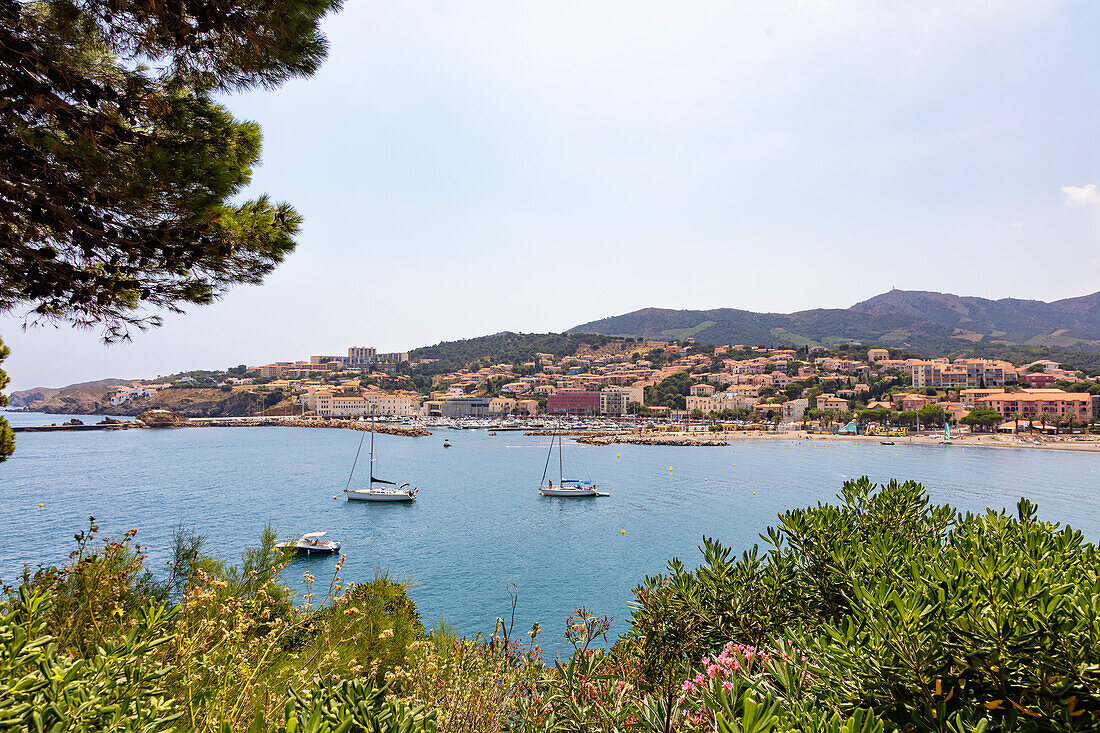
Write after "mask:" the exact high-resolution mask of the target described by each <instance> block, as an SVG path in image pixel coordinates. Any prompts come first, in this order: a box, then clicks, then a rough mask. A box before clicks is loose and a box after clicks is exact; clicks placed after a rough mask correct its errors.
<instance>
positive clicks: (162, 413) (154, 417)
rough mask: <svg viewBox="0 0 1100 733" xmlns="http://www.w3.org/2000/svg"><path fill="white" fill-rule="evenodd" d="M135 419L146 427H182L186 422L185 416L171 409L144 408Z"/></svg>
mask: <svg viewBox="0 0 1100 733" xmlns="http://www.w3.org/2000/svg"><path fill="white" fill-rule="evenodd" d="M137 419H138V421H139V422H141V423H142V424H143V425H145V427H147V428H182V427H186V426H187V424H188V421H187V418H186V417H182V416H180V415H177V414H176V413H174V412H172V411H171V410H146V411H145V412H143V413H141V414H140V415H138V416H137Z"/></svg>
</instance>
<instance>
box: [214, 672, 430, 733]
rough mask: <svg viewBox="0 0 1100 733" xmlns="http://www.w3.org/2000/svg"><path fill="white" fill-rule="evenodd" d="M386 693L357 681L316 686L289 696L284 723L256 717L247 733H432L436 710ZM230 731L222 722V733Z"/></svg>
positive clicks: (381, 689)
mask: <svg viewBox="0 0 1100 733" xmlns="http://www.w3.org/2000/svg"><path fill="white" fill-rule="evenodd" d="M388 692H389V688H388V687H387V686H384V687H381V688H379V687H367V686H366V685H364V684H363V683H362V682H359V681H349V680H343V681H342V682H340V683H339V684H319V685H317V686H315V688H314V689H313V690H311V691H310V693H309V694H308V695H299V694H296V693H293V692H292V693H291V700H289V701H288V702H287V704H286V708H285V710H284V712H283V716H282V717H283V720H284V721H285V722H283V723H281V724H273V725H270V726H269V725H267V724H266V723H265V721H264V719H263V717H262V716H257V717H256V718H255V720H254V721H253V723H252V725H251V726H250V727H249V729H248V733H345V731H350V732H351V733H435V730H436V713H435V711H432V710H426V709H425V708H424V707H423V706H415V707H414V706H410V705H408V704H406V703H403V702H400V701H396V700H388V699H386V698H387V693H388ZM231 730H232V728H231V727H230V725H229V724H228V723H222V727H221V731H222V733H230V731H231Z"/></svg>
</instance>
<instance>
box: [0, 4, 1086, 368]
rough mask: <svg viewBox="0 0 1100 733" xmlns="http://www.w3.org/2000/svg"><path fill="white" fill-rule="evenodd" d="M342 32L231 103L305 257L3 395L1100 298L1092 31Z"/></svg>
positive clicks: (935, 21) (499, 15)
mask: <svg viewBox="0 0 1100 733" xmlns="http://www.w3.org/2000/svg"><path fill="white" fill-rule="evenodd" d="M346 5H347V7H346V9H345V10H344V12H343V13H341V14H340V15H339V16H336V17H334V18H331V19H330V20H329V21H328V22H327V24H326V28H327V32H328V35H329V39H330V41H331V46H332V48H331V52H330V56H329V59H328V61H327V62H326V64H325V66H324V67H323V68H322V70H321V71H320V72H319V73H318V74H317V75H316V76H314V77H313V78H311V79H306V80H300V81H295V82H292V83H290V84H288V85H286V86H285V87H283V88H282V89H280V90H278V91H275V92H261V93H255V94H249V95H245V96H235V97H232V98H231V99H229V100H228V104H229V106H230V107H231V109H232V110H233V111H234V112H235V113H236V114H238V115H239V116H242V117H246V118H250V119H254V120H257V121H258V122H259V123H260V124H261V125H262V127H263V133H264V156H263V162H262V165H261V167H260V168H259V169H258V170H257V171H256V173H255V176H254V179H253V187H252V190H253V192H267V193H269V194H271V196H272V197H274V198H276V199H280V200H283V199H285V200H288V201H290V202H292V203H293V204H294V205H295V206H296V207H298V209H299V211H300V212H301V213H302V214H303V215H304V217H305V225H304V230H303V233H302V236H301V241H300V244H299V247H298V251H297V252H296V253H295V254H294V255H292V256H291V257H290V258H289V259H288V260H287V261H286V262H285V263H284V264H283V265H282V266H281V267H280V268H279V270H278V271H277V272H276V273H274V274H273V275H272V276H271V277H269V279H268V281H267V282H266V283H265V284H264V285H263V286H260V287H242V288H239V289H237V290H235V291H233V292H232V293H231V294H230V295H229V296H228V297H226V298H225V299H224V300H223V301H221V302H219V303H218V304H216V305H213V306H210V307H207V308H198V309H194V310H192V311H191V312H189V313H187V314H186V315H184V316H172V317H168V319H167V323H166V325H165V326H164V327H163V328H161V329H160V330H158V331H156V332H152V333H144V334H141V333H139V334H135V336H134V341H133V342H132V343H129V344H122V345H117V346H112V347H104V346H102V345H101V344H100V343H99V342H98V341H97V334H96V333H94V332H73V331H70V330H68V329H64V328H63V329H59V330H54V329H36V330H33V331H28V332H23V331H22V330H21V323H22V320H21V318H18V317H14V318H2V319H0V336H2V337H3V338H4V340H5V341H6V342H7V343H8V345H9V346H11V348H12V356H11V357H10V358H9V360H8V361H7V362H6V363H5V365H4V366H5V368H6V369H7V371H8V372H9V374H10V375H11V377H12V380H13V384H12V389H20V388H25V387H30V386H37V385H46V386H60V385H63V384H67V383H70V382H74V381H83V380H86V379H98V378H103V377H108V376H116V377H153V376H156V375H157V374H166V373H169V372H172V371H177V370H180V369H185V368H216V367H226V366H228V365H232V364H239V363H248V364H258V363H266V362H269V361H272V360H290V359H295V358H305V357H307V356H308V355H309V354H311V353H314V354H316V353H339V352H343V351H344V350H345V349H346V347H347V346H348V345H353V344H354V345H374V346H377V347H378V348H379V349H382V350H386V351H389V350H399V349H400V350H404V349H408V348H411V347H414V346H418V345H423V344H427V343H435V342H437V341H440V340H446V339H453V338H464V337H472V336H478V335H482V334H486V333H492V332H496V331H501V330H514V331H547V330H553V331H561V330H564V329H566V328H569V327H571V326H574V325H577V324H579V323H582V322H585V321H589V320H593V319H596V318H601V317H604V316H608V315H613V314H619V313H624V312H627V311H631V310H634V309H636V308H641V307H645V306H660V307H674V308H711V307H739V308H747V309H752V310H769V311H784V312H786V311H792V310H799V309H803V308H813V307H847V306H849V305H851V304H852V303H855V302H857V301H859V300H862V299H864V298H867V297H869V296H871V295H874V294H876V293H878V292H882V291H884V290H887V289H889V288H891V287H895V286H896V287H899V288H907V289H923V290H943V291H948V292H955V293H959V294H967V295H981V296H986V297H1005V296H1015V297H1025V298H1038V299H1043V300H1050V299H1056V298H1061V297H1068V296H1075V295H1082V294H1084V293H1088V292H1092V291H1095V290H1098V289H1100V191H1098V189H1097V188H1096V185H1097V184H1100V94H1098V92H1100V89H1098V86H1100V85H1098V75H1097V69H1100V44H1097V43H1096V30H1097V28H1100V3H1097V2H1093V1H1091V0H1081V1H1080V2H1057V1H1053V0H1052V1H1050V2H1036V1H1029V2H1014V1H1012V0H995V1H992V2H984V1H979V0H963V2H959V0H951V1H944V2H938V1H936V0H931V1H925V2H919V3H897V2H891V3H881V2H869V1H868V2H854V1H848V0H831V1H830V0H816V1H810V0H772V1H769V2H757V3H737V2H713V1H712V2H691V1H690V0H681V1H680V2H674V3H673V2H667V0H663V1H662V2H646V1H640V0H631V1H630V2H600V1H598V0H597V1H595V2H593V1H592V0H587V1H585V2H569V1H563V0H558V1H556V2H539V3H531V2H522V1H518V0H501V1H500V2H482V1H480V0H467V1H466V2H462V3H455V2H426V1H424V0H406V1H404V2H397V3H395V2H386V3H380V2H373V1H372V2H366V1H365V0H347V3H346Z"/></svg>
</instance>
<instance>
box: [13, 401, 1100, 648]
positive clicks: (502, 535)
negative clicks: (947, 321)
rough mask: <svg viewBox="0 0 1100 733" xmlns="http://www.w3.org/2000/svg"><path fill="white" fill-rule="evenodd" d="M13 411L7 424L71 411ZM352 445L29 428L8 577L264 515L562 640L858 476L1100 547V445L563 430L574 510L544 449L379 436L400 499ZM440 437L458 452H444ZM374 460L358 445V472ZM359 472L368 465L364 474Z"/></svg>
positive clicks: (480, 614)
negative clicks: (393, 501) (724, 441)
mask: <svg viewBox="0 0 1100 733" xmlns="http://www.w3.org/2000/svg"><path fill="white" fill-rule="evenodd" d="M6 416H7V417H8V419H9V420H10V421H11V422H12V423H13V424H14V425H41V424H49V423H51V422H62V421H63V420H67V419H69V418H70V417H71V416H68V415H64V416H57V415H40V414H31V413H7V414H6ZM78 417H79V416H78ZM92 420H94V419H92ZM85 421H86V422H87V421H89V420H88V419H86V420H85ZM360 437H361V433H358V432H354V431H348V430H325V429H301V428H270V429H263V428H218V429H202V428H195V429H175V430H127V431H114V432H87V433H71V434H70V433H66V434H36V433H29V434H24V435H21V436H20V437H19V443H18V450H17V451H16V453H15V455H14V456H13V457H12V458H11V459H9V460H8V461H7V462H6V463H3V464H0V487H2V488H3V492H4V495H5V498H6V501H5V502H4V503H3V505H2V506H0V580H3V581H4V582H6V583H8V584H13V583H15V582H17V581H18V580H19V575H20V572H21V569H22V567H23V566H24V565H30V566H32V567H33V566H35V565H37V564H39V563H51V564H55V563H59V562H61V561H63V560H64V559H65V557H66V555H67V553H68V552H69V550H71V549H72V547H73V541H72V539H73V537H72V536H73V534H75V533H77V532H79V531H80V530H82V529H85V528H86V526H87V520H88V517H89V516H95V517H96V520H97V522H98V523H99V525H100V527H101V529H102V532H103V534H105V535H106V534H110V535H113V536H119V535H121V534H122V533H123V532H125V530H126V529H128V528H131V527H136V528H137V529H138V530H139V534H138V538H139V542H140V543H141V544H142V545H143V546H147V547H148V550H149V554H150V558H151V562H150V566H151V567H153V568H157V567H162V566H163V563H164V561H165V560H166V559H167V550H168V547H169V544H170V540H171V536H172V533H173V532H174V530H175V529H176V528H177V527H178V526H180V525H181V524H182V525H185V526H187V527H188V528H189V529H192V530H195V531H197V532H200V533H202V534H205V535H206V536H207V538H208V547H209V549H210V550H211V551H214V552H216V553H219V554H221V555H223V556H225V557H227V558H230V559H234V558H236V557H237V556H238V555H239V553H240V550H241V549H242V548H243V547H244V546H246V545H248V544H252V543H254V542H255V540H256V538H257V537H258V535H259V532H260V530H261V529H262V528H263V525H264V524H265V523H266V522H270V523H272V524H273V525H274V526H275V527H276V529H277V530H278V532H279V533H280V535H286V536H289V535H297V534H302V533H304V532H309V531H327V532H329V533H330V535H331V537H332V538H334V539H338V540H339V541H340V542H341V543H342V545H343V551H344V552H345V553H346V554H347V562H346V564H345V566H344V570H343V573H342V577H343V579H344V580H345V581H356V580H363V579H367V578H369V577H371V576H372V575H373V573H374V572H375V570H376V569H377V568H382V569H388V570H390V571H392V572H393V573H394V574H395V575H397V576H399V577H402V578H407V579H411V580H412V581H414V583H415V586H414V587H413V589H412V590H411V595H412V597H413V598H414V600H415V601H416V602H417V604H418V607H419V609H420V612H421V614H422V616H423V618H424V621H425V623H426V624H427V625H432V624H434V623H436V622H438V621H439V620H440V619H445V620H446V621H447V622H448V623H449V624H451V625H453V626H454V627H455V628H456V629H457V630H458V631H460V632H462V633H467V634H472V633H476V632H478V631H491V630H492V628H493V625H494V620H495V619H496V617H498V616H505V617H507V616H508V615H509V614H508V611H509V596H508V587H509V583H515V584H516V586H517V587H518V589H519V605H518V608H517V614H516V616H517V620H516V630H517V631H525V630H526V629H527V628H528V627H529V626H530V624H531V622H532V621H536V620H537V621H540V622H541V623H542V625H543V628H544V630H545V638H544V640H545V641H546V642H547V643H550V644H552V643H553V642H556V641H557V640H558V639H559V638H560V636H561V632H562V624H563V622H564V618H565V616H566V614H568V612H569V611H570V610H571V608H572V607H573V606H576V605H586V606H588V607H589V608H590V609H592V610H595V611H598V612H599V613H601V614H603V613H606V614H609V615H611V616H613V617H614V618H615V624H614V626H613V628H612V631H613V632H614V633H620V632H622V631H624V630H625V629H626V624H625V619H626V617H627V614H628V609H627V608H626V604H627V603H628V601H629V600H630V589H631V588H632V587H633V586H634V585H635V584H637V583H638V582H640V581H641V580H642V578H643V577H644V576H645V575H646V574H653V573H656V572H660V571H661V570H662V569H663V568H664V565H665V563H666V561H667V560H668V559H669V558H671V557H674V556H679V557H680V558H681V559H682V560H684V561H685V563H687V564H689V565H694V564H695V563H696V561H697V559H698V557H699V555H698V552H697V550H696V547H697V545H698V544H699V542H700V540H701V538H702V536H703V535H710V536H713V537H716V538H718V539H720V540H721V541H723V542H724V543H725V544H727V545H729V546H731V547H733V548H734V549H735V550H736V551H738V552H740V551H741V550H742V549H746V548H747V547H749V546H751V545H752V544H753V543H754V542H759V538H758V533H760V532H762V531H763V530H764V528H765V527H766V526H768V525H769V524H773V523H774V521H775V518H776V514H777V513H779V512H781V511H783V509H784V507H794V506H805V505H811V504H816V503H817V502H828V501H831V500H833V498H834V497H835V495H836V494H837V492H838V491H839V489H840V485H841V483H842V481H843V480H844V479H846V478H850V477H855V476H859V475H863V474H867V475H869V476H871V478H872V479H874V480H876V481H884V480H888V479H889V478H892V477H896V478H899V479H909V478H911V479H915V480H919V481H921V482H923V483H924V484H925V486H926V487H927V488H928V489H929V491H930V494H931V496H932V497H933V499H934V500H936V501H939V502H950V503H952V504H954V505H956V506H958V507H959V508H961V509H970V510H979V509H982V508H984V507H987V506H991V507H996V508H1003V507H1012V506H1014V504H1015V502H1016V500H1017V499H1018V498H1019V497H1020V496H1027V497H1029V498H1030V499H1032V500H1033V501H1035V502H1036V503H1038V505H1039V510H1040V516H1041V517H1042V518H1044V519H1050V520H1054V521H1059V522H1063V523H1066V522H1068V523H1070V524H1072V525H1073V526H1075V527H1077V528H1080V529H1082V530H1083V531H1084V532H1085V534H1086V536H1087V537H1088V539H1090V540H1091V541H1094V542H1095V541H1096V540H1097V539H1098V538H1100V502H1096V501H1094V500H1093V499H1092V498H1091V497H1092V495H1093V493H1094V492H1095V491H1096V490H1097V486H1098V483H1100V473H1098V470H1100V455H1097V454H1095V453H1072V452H1063V451H1035V450H1026V449H1003V448H1002V449H982V448H975V447H969V448H962V447H960V446H952V447H944V446H931V445H905V444H899V445H897V446H882V445H879V444H878V443H876V442H871V441H868V442H845V441H826V440H816V441H786V440H769V441H759V442H757V441H749V440H745V441H738V442H736V443H735V444H733V445H731V446H728V447H694V448H683V447H680V448H677V447H672V446H635V445H611V446H602V447H597V446H586V445H578V444H575V443H573V442H572V441H570V440H568V439H567V440H566V444H565V467H566V474H567V477H573V478H587V479H592V480H594V481H596V482H598V483H599V484H600V486H601V488H602V489H605V490H607V491H609V492H610V493H611V496H610V497H607V498H598V499H585V500H562V499H551V498H543V497H539V496H538V494H537V486H536V484H537V482H538V480H539V478H540V476H541V475H542V470H543V465H544V463H545V460H546V456H547V448H548V445H549V439H548V438H545V437H528V436H524V435H522V434H520V433H501V434H499V435H497V436H490V435H489V434H488V433H487V432H485V431H481V430H462V431H452V430H442V431H438V432H436V433H435V434H434V435H432V436H430V437H423V438H401V437H392V436H379V438H378V441H377V462H376V467H375V473H376V475H377V476H379V477H380V478H386V479H390V480H397V481H400V482H405V481H408V482H411V483H413V484H414V485H416V486H418V487H420V489H421V492H420V499H419V501H417V502H416V503H415V504H413V505H408V506H402V505H363V504H348V503H347V502H345V501H344V499H343V496H342V494H341V493H340V491H341V490H342V489H343V487H344V485H345V482H346V481H347V478H348V470H349V468H350V465H351V461H352V458H353V456H354V455H355V450H356V447H357V445H358V444H359V440H360ZM444 438H446V439H448V440H449V441H450V442H451V443H452V444H453V445H454V447H453V448H451V449H449V450H444V449H443V448H442V444H443V440H444ZM365 458H366V450H365V449H364V454H363V455H362V456H361V457H360V469H363V468H365V466H364V465H363V459H365ZM553 460H554V462H555V463H556V460H557V458H556V456H555V457H554V459H553ZM670 468H671V470H669V469H670ZM366 475H367V474H366V471H365V470H362V471H357V478H356V481H357V482H359V481H361V480H362V479H363V478H365V477H366ZM555 478H556V472H555ZM353 485H354V484H353ZM754 492H755V493H754ZM334 495H335V496H337V497H338V498H337V499H336V500H333V496H334ZM40 503H42V504H43V505H44V506H43V507H41V508H39V506H38V505H39V504H40ZM623 530H625V534H623ZM334 563H335V560H333V559H331V558H324V559H321V558H317V559H311V560H309V561H308V562H306V561H300V562H295V563H294V565H293V566H292V567H291V572H292V573H294V574H298V573H300V572H304V571H306V570H308V571H309V572H311V573H313V574H314V575H316V576H317V577H318V578H319V579H320V578H322V577H325V576H326V573H328V572H329V571H330V570H331V568H332V566H333V565H334ZM288 581H289V583H290V584H291V585H292V586H293V585H294V582H295V581H294V580H293V578H288Z"/></svg>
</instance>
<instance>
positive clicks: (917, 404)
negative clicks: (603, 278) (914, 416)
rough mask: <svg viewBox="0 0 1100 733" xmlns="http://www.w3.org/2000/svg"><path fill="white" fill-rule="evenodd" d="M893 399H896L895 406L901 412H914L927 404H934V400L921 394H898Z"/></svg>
mask: <svg viewBox="0 0 1100 733" xmlns="http://www.w3.org/2000/svg"><path fill="white" fill-rule="evenodd" d="M891 399H893V400H894V407H895V409H897V410H898V411H900V412H912V411H914V410H919V409H920V408H922V407H924V406H925V405H930V404H932V400H931V399H929V398H928V397H925V396H924V395H921V394H904V393H902V394H896V395H894V396H893V397H892V398H891Z"/></svg>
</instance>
